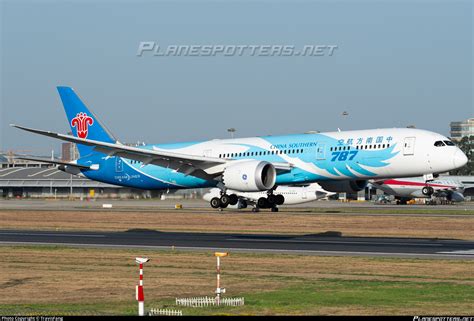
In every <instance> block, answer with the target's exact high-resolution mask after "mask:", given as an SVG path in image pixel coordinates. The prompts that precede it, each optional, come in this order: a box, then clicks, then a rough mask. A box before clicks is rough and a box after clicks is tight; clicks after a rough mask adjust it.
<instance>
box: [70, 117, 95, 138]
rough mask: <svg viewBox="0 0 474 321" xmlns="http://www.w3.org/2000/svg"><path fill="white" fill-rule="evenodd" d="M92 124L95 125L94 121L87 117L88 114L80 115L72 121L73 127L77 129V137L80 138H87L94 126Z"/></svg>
mask: <svg viewBox="0 0 474 321" xmlns="http://www.w3.org/2000/svg"><path fill="white" fill-rule="evenodd" d="M92 124H94V119H92V117H90V116H87V114H86V113H79V114H77V115H76V117H74V118H73V119H72V120H71V126H72V127H76V129H77V137H79V138H87V133H88V131H89V126H92Z"/></svg>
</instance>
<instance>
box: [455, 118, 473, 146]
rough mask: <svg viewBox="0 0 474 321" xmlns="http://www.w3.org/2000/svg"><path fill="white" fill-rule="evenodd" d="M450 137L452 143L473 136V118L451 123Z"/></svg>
mask: <svg viewBox="0 0 474 321" xmlns="http://www.w3.org/2000/svg"><path fill="white" fill-rule="evenodd" d="M450 135H451V139H452V140H454V141H460V140H461V139H462V138H463V137H466V136H468V137H469V136H474V118H469V119H466V120H464V121H453V122H451V131H450Z"/></svg>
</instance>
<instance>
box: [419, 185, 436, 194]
mask: <svg viewBox="0 0 474 321" xmlns="http://www.w3.org/2000/svg"><path fill="white" fill-rule="evenodd" d="M421 192H422V193H423V195H426V196H431V195H433V193H434V190H433V187H431V186H425V187H423V189H422V190H421Z"/></svg>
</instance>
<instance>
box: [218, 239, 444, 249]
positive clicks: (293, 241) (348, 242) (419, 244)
mask: <svg viewBox="0 0 474 321" xmlns="http://www.w3.org/2000/svg"><path fill="white" fill-rule="evenodd" d="M226 241H237V242H245V241H252V242H261V243H265V242H274V243H326V244H374V245H375V244H376V245H380V244H384V245H414V246H433V247H435V246H439V247H442V246H444V245H443V244H431V243H429V244H428V243H396V242H378V243H375V242H364V241H353V242H352V241H305V240H300V241H299V240H262V239H251V238H249V239H238V238H236V239H226Z"/></svg>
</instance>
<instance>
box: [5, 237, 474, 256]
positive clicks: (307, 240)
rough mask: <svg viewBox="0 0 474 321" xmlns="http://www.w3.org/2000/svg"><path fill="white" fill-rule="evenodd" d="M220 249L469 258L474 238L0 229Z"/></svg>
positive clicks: (77, 240)
mask: <svg viewBox="0 0 474 321" xmlns="http://www.w3.org/2000/svg"><path fill="white" fill-rule="evenodd" d="M9 244H10V245H39V244H41V245H63V246H78V247H81V246H82V247H84V246H86V247H104V248H139V249H167V250H170V249H174V250H200V251H202V250H210V251H211V250H212V251H214V250H225V251H234V252H237V251H242V252H259V253H262V252H264V253H286V254H305V255H337V256H344V255H345V256H387V257H412V258H448V259H453V258H456V259H474V241H462V240H448V239H422V238H383V237H345V236H341V235H338V233H337V232H327V233H322V234H312V235H261V234H259V235H252V234H218V233H177V232H159V231H152V230H130V231H127V232H80V231H74V232H64V231H31V230H0V245H9Z"/></svg>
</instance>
